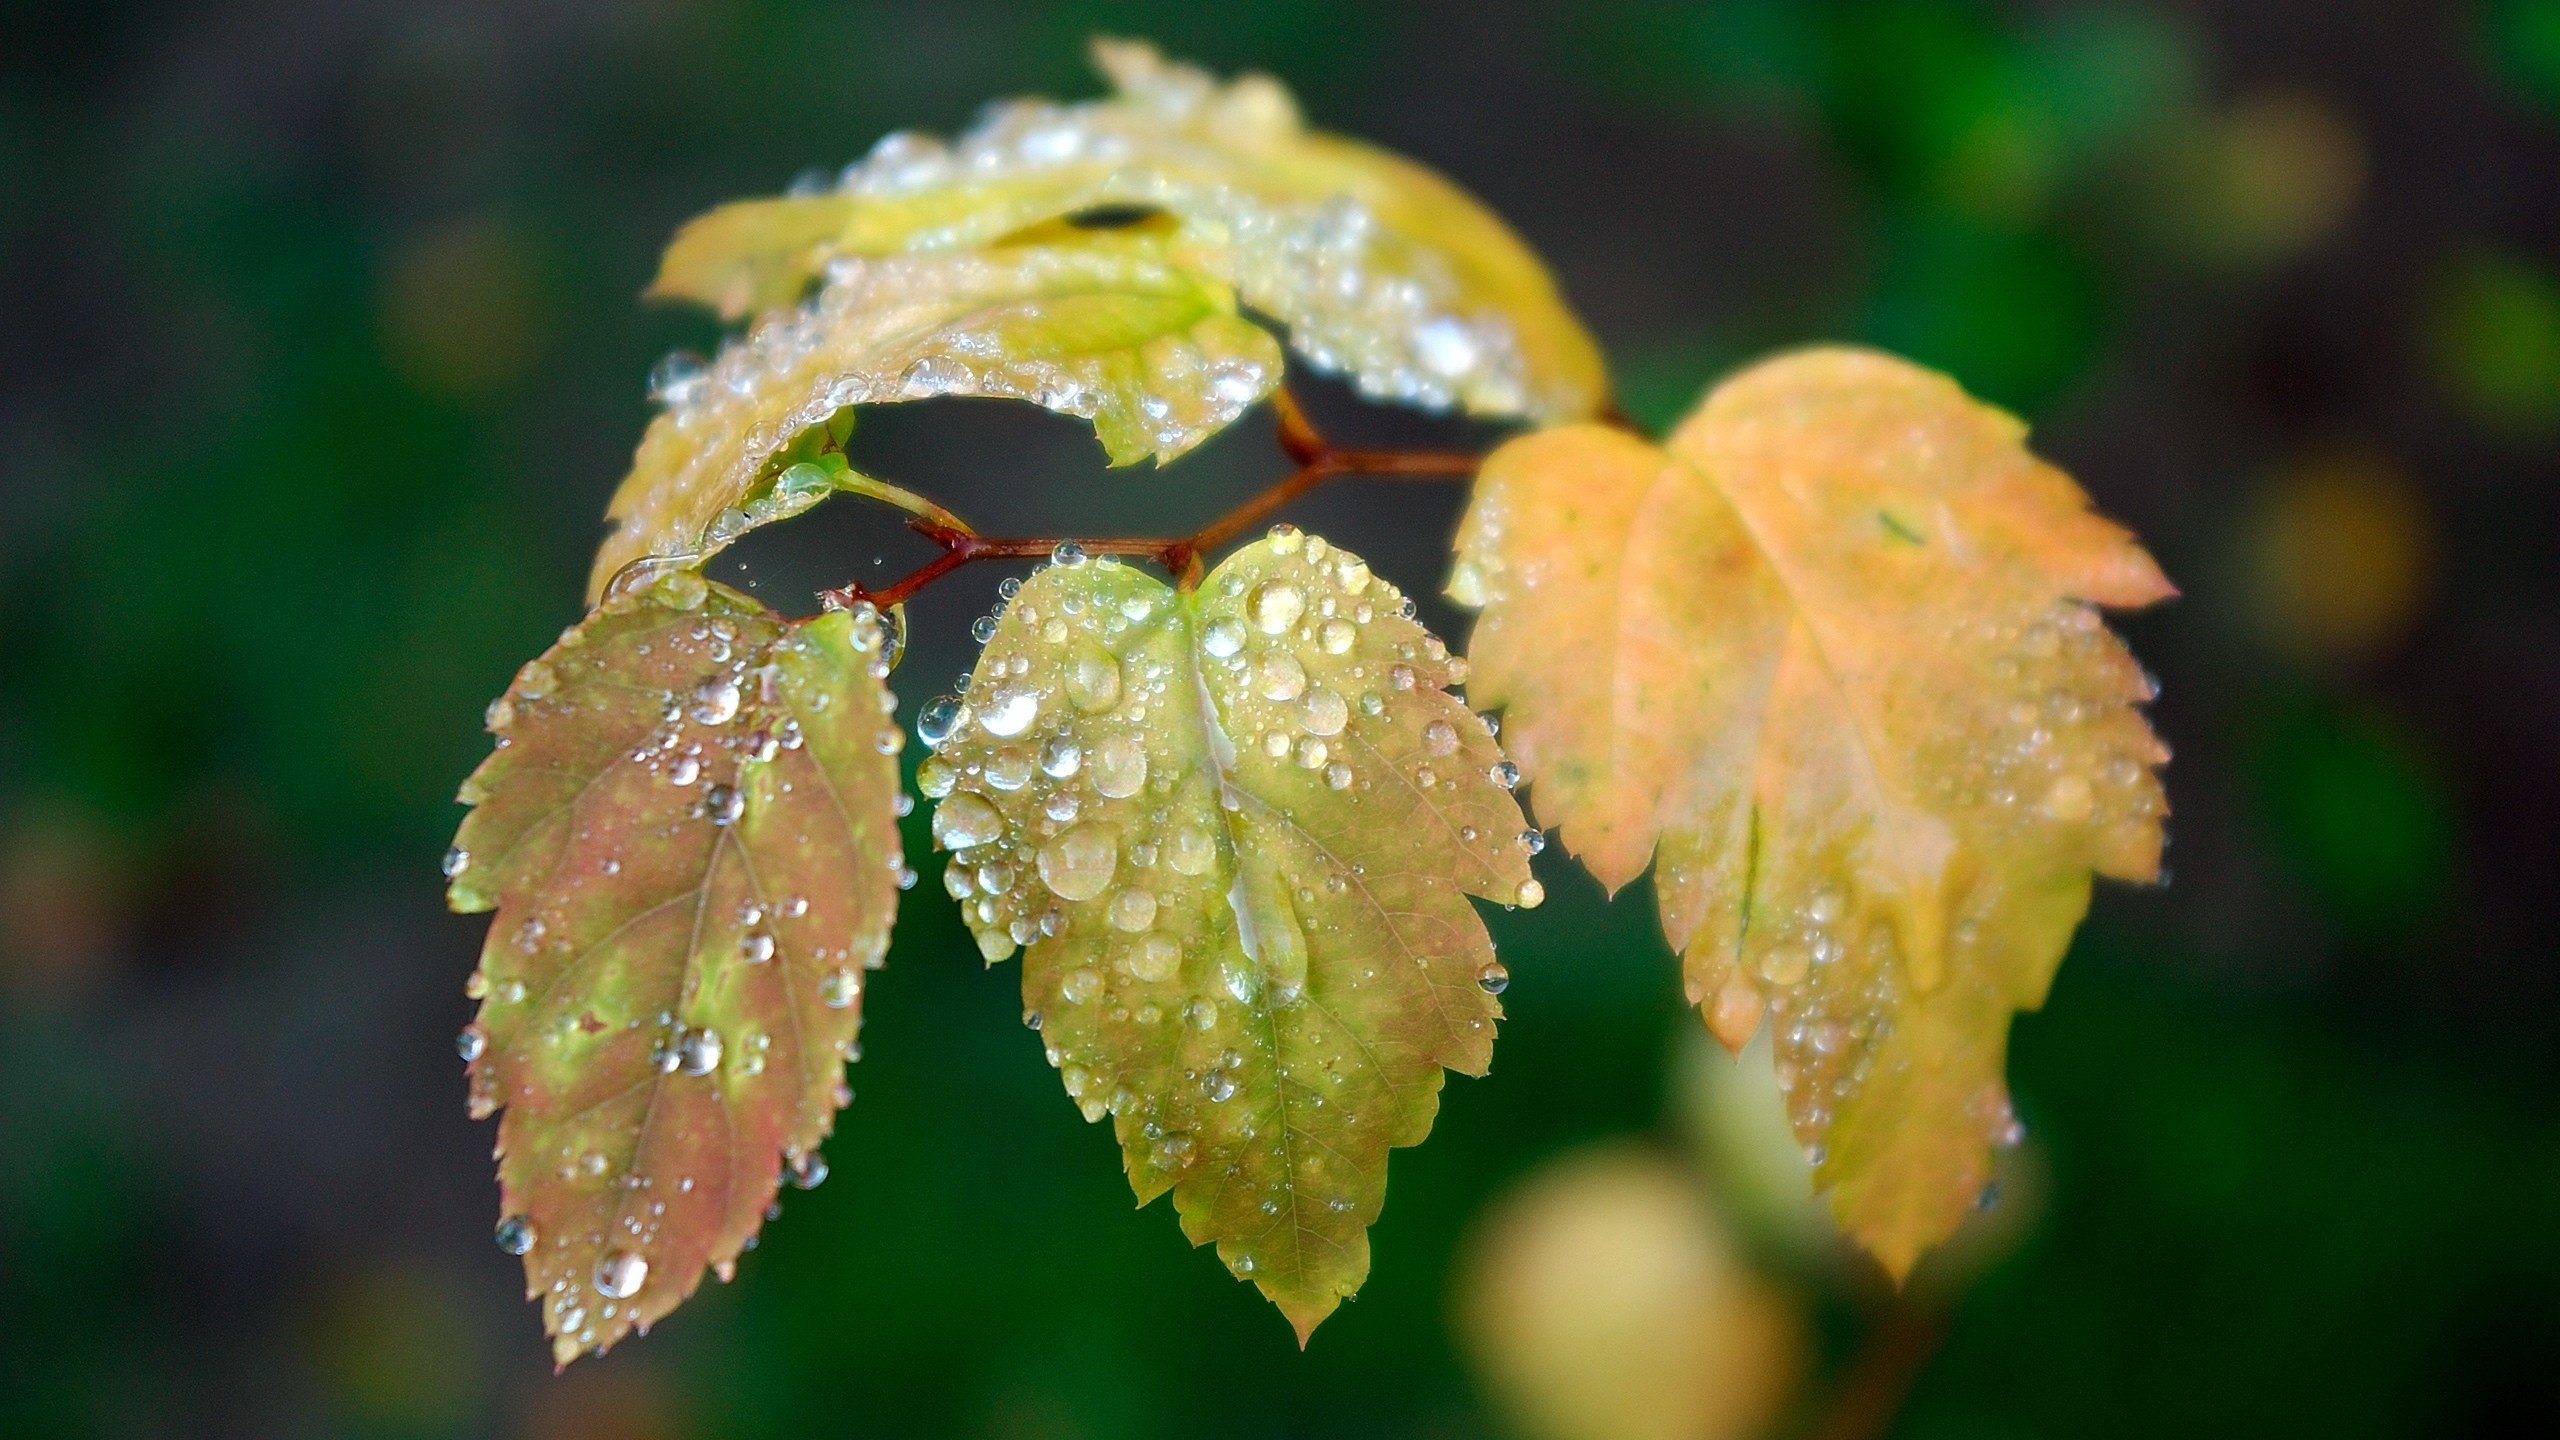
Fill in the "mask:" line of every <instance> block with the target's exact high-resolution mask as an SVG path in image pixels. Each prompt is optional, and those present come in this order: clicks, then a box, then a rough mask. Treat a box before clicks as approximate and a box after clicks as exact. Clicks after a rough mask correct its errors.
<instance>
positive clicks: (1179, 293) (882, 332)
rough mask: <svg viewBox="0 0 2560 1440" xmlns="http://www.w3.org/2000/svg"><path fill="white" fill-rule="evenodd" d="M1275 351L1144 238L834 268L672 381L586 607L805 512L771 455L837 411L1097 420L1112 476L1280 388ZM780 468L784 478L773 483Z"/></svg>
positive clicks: (1227, 303) (814, 489) (1227, 296)
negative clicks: (1026, 411)
mask: <svg viewBox="0 0 2560 1440" xmlns="http://www.w3.org/2000/svg"><path fill="white" fill-rule="evenodd" d="M1281 368H1282V366H1281V356H1280V347H1279V344H1278V342H1277V341H1275V340H1273V339H1272V338H1271V335H1270V333H1269V332H1268V331H1266V330H1264V329H1263V328H1262V327H1261V326H1259V325H1256V324H1254V323H1253V322H1252V321H1250V320H1246V319H1244V318H1243V317H1241V316H1239V315H1238V314H1236V312H1235V297H1234V295H1233V294H1231V293H1230V292H1229V291H1228V289H1227V288H1226V287H1225V286H1224V285H1222V284H1220V283H1218V282H1217V281H1215V280H1210V279H1207V278H1205V277H1203V276H1201V275H1200V274H1198V273H1197V272H1195V271H1193V270H1189V269H1186V268H1184V267H1182V266H1180V265H1178V264H1175V263H1173V262H1172V261H1171V260H1170V259H1169V258H1168V256H1167V253H1166V247H1165V244H1164V242H1163V241H1162V240H1161V239H1160V238H1158V237H1155V236H1152V235H1148V234H1143V233H1140V234H1131V235H1113V236H1099V237H1089V238H1085V239H1081V240H1078V241H1076V242H1074V243H1071V244H1066V245H1016V246H1007V247H1004V248H1002V249H998V250H990V251H968V252H959V253H940V254H915V255H891V256H884V257H881V258H878V259H871V260H848V261H845V262H842V263H841V264H839V265H838V266H837V267H836V269H835V272H834V274H833V276H832V278H831V279H830V280H829V281H828V283H827V285H826V287H825V288H824V289H822V290H821V291H820V292H819V293H818V295H817V296H816V297H815V298H814V299H813V300H812V301H811V302H810V303H809V304H808V305H806V306H804V307H801V308H798V309H794V310H789V311H783V312H778V313H776V314H773V315H769V316H767V317H766V318H765V319H764V320H763V321H762V322H760V323H759V324H758V325H757V326H756V327H755V329H754V330H753V331H752V332H751V333H749V334H748V335H747V336H746V337H745V338H744V339H741V340H738V341H735V342H733V343H731V344H730V345H728V346H727V347H725V348H724V349H723V350H722V351H721V353H720V356H719V358H718V360H717V361H715V362H714V363H713V364H712V365H711V367H710V368H709V369H708V370H707V371H705V372H704V373H703V374H701V375H700V376H698V377H695V378H693V379H691V380H688V381H686V382H684V383H683V384H682V385H680V386H678V387H677V388H676V389H675V391H674V393H672V394H670V395H669V396H668V397H667V398H668V406H667V410H666V413H665V414H662V415H660V416H659V417H658V418H657V419H656V420H654V421H652V422H651V423H650V425H649V431H648V434H647V435H645V436H644V437H642V439H641V441H640V451H639V454H638V455H637V456H635V457H634V459H633V461H632V466H631V473H630V475H629V476H628V477H626V478H625V479H624V480H623V482H622V487H621V488H620V489H619V490H617V491H615V492H614V497H613V504H612V506H611V508H610V510H609V512H608V513H609V515H610V517H611V519H612V521H613V523H614V527H615V528H614V531H613V533H612V534H611V536H609V537H608V538H607V539H606V540H605V542H604V545H603V546H602V548H601V549H599V550H598V552H597V554H596V562H595V567H594V570H593V572H592V574H591V575H590V577H589V582H588V588H589V591H590V593H591V594H592V595H601V594H602V593H604V590H605V589H606V587H607V585H608V583H609V582H610V581H611V580H612V579H613V577H614V576H615V575H616V574H619V573H621V571H622V570H623V567H625V566H627V565H630V564H632V563H633V562H634V561H639V560H643V559H655V560H658V561H660V562H663V563H665V564H668V565H676V564H684V565H690V564H695V563H698V562H699V561H701V560H702V559H704V558H707V557H708V556H709V555H711V554H713V553H714V552H716V551H718V550H719V549H720V548H721V547H722V546H724V545H726V544H728V543H729V542H730V541H731V540H734V539H736V538H737V537H738V536H739V535H741V534H744V533H745V532H746V531H747V530H748V529H750V528H752V527H753V526H755V525H758V524H762V523H764V522H765V521H767V520H770V519H778V518H780V517H782V516H784V515H788V514H791V513H794V512H796V511H797V510H800V509H805V508H807V507H808V506H809V505H811V504H814V503H816V500H817V499H818V498H820V497H821V496H823V495H824V494H825V493H826V487H825V486H824V485H823V484H817V483H813V484H812V485H808V486H794V485H791V484H789V483H781V484H777V483H775V478H776V477H774V476H773V475H772V474H770V473H769V471H770V465H769V463H768V462H770V461H771V460H772V459H773V458H774V457H775V456H776V454H777V453H778V452H780V451H781V450H782V448H783V447H784V446H786V445H788V444H789V443H790V442H791V441H792V439H793V438H794V437H795V436H797V435H799V434H800V433H801V432H802V431H804V430H806V429H807V428H808V427H810V426H812V425H815V424H817V423H818V422H819V421H821V420H824V419H826V418H827V417H828V416H830V415H833V414H835V413H836V412H837V411H838V410H840V409H842V408H843V407H845V406H848V405H859V404H870V403H878V402H884V401H894V400H920V399H927V398H930V397H933V396H937V395H1001V396H1010V397H1013V398H1017V399H1023V400H1029V401H1032V402H1034V403H1036V404H1039V405H1043V406H1046V407H1047V408H1049V409H1052V410H1056V411H1058V412H1060V413H1062V414H1069V415H1078V416H1083V417H1085V418H1087V419H1090V420H1091V421H1093V425H1094V431H1095V433H1096V434H1097V435H1098V436H1100V438H1101V440H1102V444H1103V448H1104V449H1105V450H1106V451H1108V452H1109V454H1110V456H1111V459H1112V462H1113V463H1114V464H1122V465H1125V464H1131V463H1134V462H1136V461H1138V460H1140V459H1144V458H1145V457H1147V456H1149V455H1153V456H1155V457H1156V458H1157V459H1158V460H1159V461H1161V460H1167V459H1171V458H1172V457H1174V456H1176V455H1179V454H1181V453H1182V452H1183V451H1185V450H1187V449H1189V448H1190V447H1191V446H1193V445H1196V444H1198V443H1199V442H1200V441H1201V440H1203V439H1206V438H1207V437H1208V436H1209V435H1211V434H1213V433H1215V432H1216V431H1217V430H1218V429H1219V427H1221V426H1223V425H1225V424H1227V423H1228V422H1229V421H1231V420H1233V419H1235V417H1236V416H1238V415H1240V414H1242V413H1244V411H1245V409H1246V408H1247V407H1248V406H1250V405H1252V404H1253V403H1254V402H1255V401H1256V400H1259V399H1260V398H1262V396H1263V395H1264V394H1266V393H1268V392H1269V391H1270V389H1271V387H1272V386H1274V385H1276V384H1278V383H1279V381H1280V373H1281ZM790 478H791V477H790V475H788V474H786V475H784V476H782V477H781V479H782V480H783V481H785V482H788V481H789V480H790Z"/></svg>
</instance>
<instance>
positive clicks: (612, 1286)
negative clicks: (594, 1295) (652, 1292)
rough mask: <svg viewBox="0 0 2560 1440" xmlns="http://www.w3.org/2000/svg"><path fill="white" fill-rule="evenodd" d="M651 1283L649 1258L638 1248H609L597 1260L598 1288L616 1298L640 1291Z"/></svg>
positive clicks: (624, 1297) (621, 1298)
mask: <svg viewBox="0 0 2560 1440" xmlns="http://www.w3.org/2000/svg"><path fill="white" fill-rule="evenodd" d="M647 1283H649V1259H648V1257H647V1256H645V1255H642V1254H641V1253H640V1252H639V1251H637V1250H608V1251H606V1252H605V1253H604V1256H603V1258H601V1259H599V1260H597V1261H596V1288H597V1289H598V1290H601V1291H603V1292H604V1293H605V1294H607V1295H610V1296H612V1297H613V1298H614V1299H616V1300H623V1299H628V1298H629V1297H631V1296H633V1295H637V1294H639V1293H640V1287H641V1286H643V1285H645V1284H647Z"/></svg>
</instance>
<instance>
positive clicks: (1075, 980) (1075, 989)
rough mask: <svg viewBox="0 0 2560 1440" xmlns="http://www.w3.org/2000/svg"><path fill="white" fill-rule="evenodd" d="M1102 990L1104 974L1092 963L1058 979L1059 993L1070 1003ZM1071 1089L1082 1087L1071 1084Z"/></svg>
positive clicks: (1079, 1001)
mask: <svg viewBox="0 0 2560 1440" xmlns="http://www.w3.org/2000/svg"><path fill="white" fill-rule="evenodd" d="M1101 991H1102V976H1101V975H1100V974H1099V973H1098V972H1096V971H1095V970H1094V968H1093V967H1092V966H1090V965H1079V966H1077V967H1076V968H1074V969H1073V970H1070V971H1068V972H1067V973H1066V974H1065V975H1064V976H1062V977H1061V978H1060V979H1059V981H1058V995H1059V997H1060V998H1061V999H1064V1000H1065V1001H1066V1002H1067V1003H1068V1004H1070V1005H1081V1004H1083V1003H1084V1002H1086V1001H1087V1000H1090V999H1092V998H1093V997H1094V996H1096V995H1098V994H1100V993H1101ZM1067 1088H1068V1089H1070V1090H1074V1089H1078V1088H1081V1087H1078V1086H1075V1085H1072V1084H1071V1085H1069V1086H1068V1087H1067Z"/></svg>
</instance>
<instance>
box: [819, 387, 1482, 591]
mask: <svg viewBox="0 0 2560 1440" xmlns="http://www.w3.org/2000/svg"><path fill="white" fill-rule="evenodd" d="M1271 405H1272V410H1273V412H1274V414H1275V416H1276V418H1277V420H1278V422H1279V423H1278V426H1277V437H1276V438H1277V439H1278V441H1279V444H1280V450H1281V453H1283V454H1285V455H1287V456H1288V457H1289V458H1290V459H1291V460H1293V461H1295V462H1297V466H1298V468H1297V469H1295V470H1293V471H1291V472H1289V473H1288V474H1287V475H1284V476H1282V477H1281V478H1280V479H1279V480H1277V481H1275V482H1273V483H1272V484H1271V485H1270V486H1269V487H1267V488H1265V489H1264V490H1262V491H1260V492H1259V493H1257V494H1254V495H1252V496H1250V497H1248V498H1247V499H1246V500H1245V501H1244V502H1243V503H1241V504H1239V505H1237V506H1236V507H1235V508H1234V509H1232V510H1229V511H1228V512H1227V513H1225V514H1224V515H1221V516H1219V517H1218V518H1216V519H1214V520H1212V521H1210V522H1209V523H1208V524H1206V525H1203V526H1201V527H1200V528H1199V529H1197V530H1194V531H1192V532H1191V533H1190V534H1188V535H1174V536H1161V537H1123V538H1120V539H1111V540H1082V539H1079V540H1077V542H1076V543H1077V544H1079V545H1081V546H1082V547H1083V548H1084V550H1085V551H1086V552H1087V553H1088V554H1094V555H1135V556H1138V557H1140V558H1142V559H1147V560H1152V561H1154V562H1155V563H1156V564H1158V565H1161V566H1163V567H1164V569H1165V570H1166V571H1167V572H1168V573H1170V574H1171V575H1172V576H1173V577H1174V579H1175V581H1176V583H1177V584H1179V585H1180V586H1181V587H1182V588H1183V589H1185V590H1188V589H1190V588H1192V587H1193V586H1195V585H1197V584H1199V583H1200V563H1201V561H1202V559H1203V558H1204V557H1206V556H1207V555H1208V554H1209V552H1211V551H1213V550H1216V549H1217V548H1218V547H1220V546H1222V545H1224V544H1226V543H1227V542H1228V541H1230V540H1233V539H1234V538H1236V536H1238V535H1241V534H1243V533H1244V532H1245V531H1246V530H1249V529H1251V528H1252V527H1253V526H1254V525H1256V524H1258V523H1260V522H1261V521H1263V520H1265V519H1267V518H1269V517H1270V515H1271V514H1272V513H1273V512H1274V511H1277V510H1279V509H1280V508H1281V507H1283V506H1285V505H1287V504H1288V503H1289V502H1291V501H1293V500H1295V499H1297V498H1298V497H1299V496H1301V495H1304V494H1306V493H1307V492H1308V491H1311V490H1315V489H1317V488H1319V487H1321V486H1323V485H1326V484H1328V483H1330V482H1332V481H1334V480H1337V479H1340V478H1341V477H1343V476H1345V475H1376V476H1383V477H1386V478H1390V479H1408V480H1426V479H1428V480H1438V479H1449V478H1453V477H1457V476H1464V475H1472V474H1474V473H1475V471H1476V467H1477V466H1478V465H1480V464H1482V463H1483V461H1484V457H1483V456H1481V455H1475V454H1471V453H1468V452H1465V451H1455V450H1356V449H1345V448H1343V447H1340V446H1336V445H1334V444H1333V443H1332V442H1330V441H1328V440H1326V439H1325V438H1324V436H1323V435H1322V434H1320V433H1318V432H1317V430H1316V428H1315V426H1314V425H1312V424H1310V423H1309V422H1308V420H1307V416H1306V412H1305V411H1303V410H1301V409H1299V408H1298V402H1297V400H1296V398H1295V397H1293V396H1292V395H1290V393H1289V392H1288V391H1287V390H1285V389H1282V390H1276V391H1273V392H1272V396H1271ZM907 523H908V527H909V528H910V529H912V530H914V531H915V532H916V533H917V534H919V535H922V536H923V537H924V538H926V539H927V540H930V541H932V542H933V543H934V544H936V545H938V546H940V547H942V553H941V554H939V555H936V556H935V557H933V558H932V559H931V560H928V561H926V562H925V563H924V564H922V565H920V566H917V567H916V568H915V569H914V570H911V571H909V572H908V573H906V574H905V575H902V576H900V577H898V578H897V579H895V580H892V581H890V582H889V583H888V584H886V585H883V586H881V587H880V588H878V589H876V590H875V589H869V588H866V587H864V586H863V585H861V584H859V583H856V582H848V583H846V584H845V585H844V586H843V587H842V588H840V589H835V590H825V591H821V592H819V596H820V598H821V599H823V600H825V601H826V602H828V603H829V604H833V605H845V606H849V605H852V604H853V603H855V602H856V601H865V600H867V601H869V602H870V603H872V604H874V605H877V606H879V607H880V608H882V609H884V610H885V609H887V608H888V607H890V606H892V605H896V604H899V603H900V602H902V601H904V600H906V599H907V598H908V597H909V596H912V595H914V594H915V593H916V592H917V591H919V590H922V589H923V588H924V587H926V586H927V585H930V584H932V583H933V582H934V581H936V580H939V579H941V578H942V577H943V576H945V575H948V574H950V573H951V572H952V571H954V570H957V569H959V568H961V567H962V566H964V565H971V564H975V563H976V562H978V561H980V560H1003V559H1025V558H1031V557H1036V556H1042V555H1047V554H1050V553H1051V552H1053V551H1055V550H1056V549H1057V548H1058V547H1059V546H1060V545H1061V544H1064V543H1066V541H1067V539H1068V538H1069V537H1066V536H1056V535H1039V536H1032V535H1024V536H1012V537H1006V538H998V537H993V536H986V535H976V534H972V533H970V532H969V531H967V530H965V529H960V528H956V527H955V526H952V525H947V524H942V523H939V522H937V521H934V520H930V519H924V518H917V519H913V520H910V521H908V522H907Z"/></svg>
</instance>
